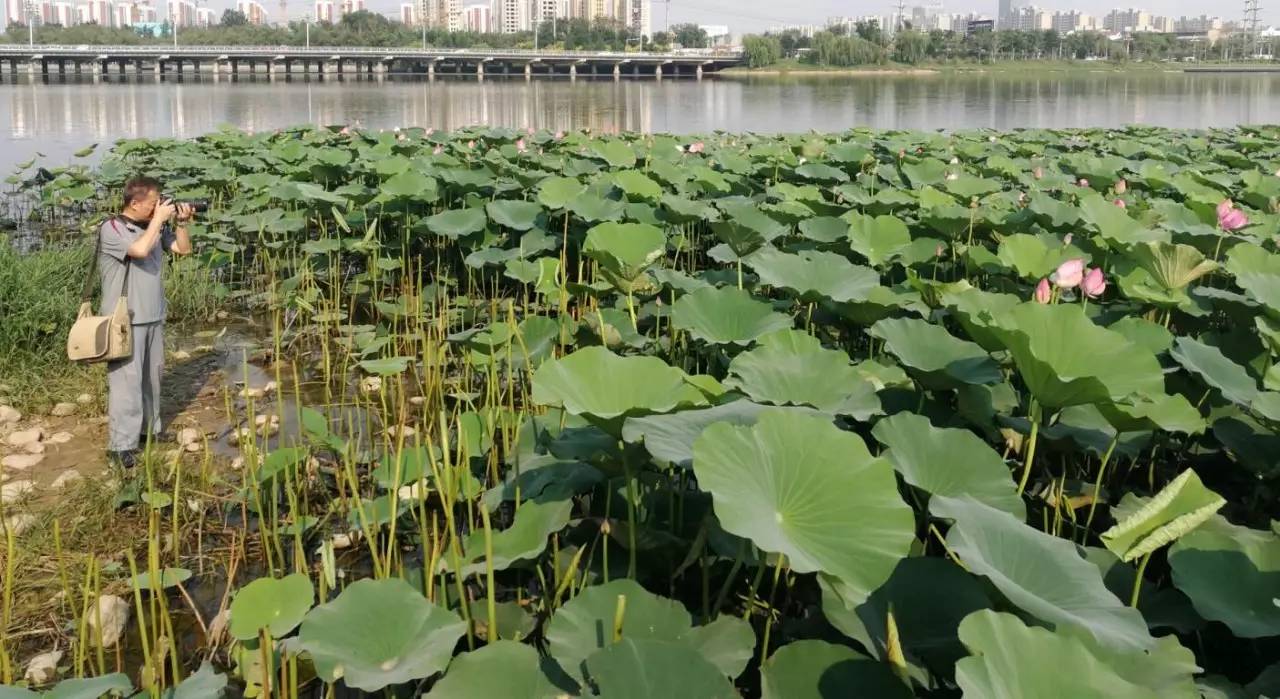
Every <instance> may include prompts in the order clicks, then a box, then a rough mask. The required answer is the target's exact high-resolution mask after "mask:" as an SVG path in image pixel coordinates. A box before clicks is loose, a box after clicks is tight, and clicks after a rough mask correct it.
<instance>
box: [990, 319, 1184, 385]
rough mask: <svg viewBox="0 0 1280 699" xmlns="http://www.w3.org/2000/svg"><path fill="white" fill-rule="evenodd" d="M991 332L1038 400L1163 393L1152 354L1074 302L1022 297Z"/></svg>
mask: <svg viewBox="0 0 1280 699" xmlns="http://www.w3.org/2000/svg"><path fill="white" fill-rule="evenodd" d="M997 322H998V323H999V325H998V326H996V327H993V328H992V330H993V332H994V333H995V334H996V335H997V336H998V337H999V338H1000V339H1001V340H1003V341H1004V343H1005V346H1006V347H1008V349H1009V353H1010V354H1011V355H1012V356H1013V360H1014V363H1015V364H1017V366H1018V371H1019V372H1020V374H1021V376H1022V380H1023V381H1025V382H1026V384H1027V387H1028V388H1030V389H1031V393H1032V395H1034V396H1035V398H1036V400H1038V401H1040V403H1041V404H1042V405H1044V406H1047V407H1050V408H1065V407H1067V406H1071V405H1083V404H1089V403H1101V402H1104V401H1114V400H1119V399H1121V398H1125V397H1127V396H1130V395H1132V394H1135V393H1136V394H1139V395H1143V396H1154V395H1161V394H1163V393H1164V373H1163V372H1162V371H1161V369H1160V363H1159V362H1157V361H1156V358H1155V356H1154V355H1152V354H1151V353H1150V352H1147V351H1145V350H1143V349H1142V348H1141V347H1138V346H1137V345H1134V344H1133V343H1132V342H1129V341H1128V340H1127V339H1125V337H1124V336H1123V335H1121V334H1120V333H1116V332H1112V331H1110V330H1107V329H1106V328H1104V327H1101V326H1099V325H1096V324H1094V322H1093V321H1091V320H1089V318H1088V317H1087V316H1086V315H1085V314H1084V311H1083V310H1082V309H1081V307H1080V306H1078V305H1076V304H1059V305H1051V306H1050V305H1043V304H1039V303H1023V304H1019V305H1018V306H1015V307H1014V308H1013V309H1012V310H1009V311H1007V312H1005V313H1004V314H1003V315H1002V316H1000V318H999V319H998V321H997Z"/></svg>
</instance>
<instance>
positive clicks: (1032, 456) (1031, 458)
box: [1018, 398, 1040, 495]
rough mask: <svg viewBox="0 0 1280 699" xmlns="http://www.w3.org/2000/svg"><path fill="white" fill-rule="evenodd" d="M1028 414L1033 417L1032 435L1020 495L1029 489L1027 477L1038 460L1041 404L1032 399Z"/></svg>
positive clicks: (1029, 438)
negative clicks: (1037, 442) (1037, 445)
mask: <svg viewBox="0 0 1280 699" xmlns="http://www.w3.org/2000/svg"><path fill="white" fill-rule="evenodd" d="M1027 416H1028V417H1029V418H1030V419H1031V436H1030V437H1028V438H1027V458H1026V461H1024V462H1023V465H1022V478H1021V479H1020V480H1019V481H1018V495H1022V493H1023V491H1025V490H1026V489H1027V479H1028V478H1030V477H1031V464H1032V463H1033V462H1035V460H1036V438H1037V437H1038V436H1039V435H1040V404H1039V403H1037V402H1036V400H1035V399H1034V398H1032V399H1031V410H1029V411H1028V413H1027Z"/></svg>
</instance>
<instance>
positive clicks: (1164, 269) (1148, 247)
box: [1127, 242, 1218, 291]
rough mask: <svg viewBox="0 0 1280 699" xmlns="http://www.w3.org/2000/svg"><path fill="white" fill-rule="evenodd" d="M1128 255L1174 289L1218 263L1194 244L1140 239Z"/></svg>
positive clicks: (1204, 273)
mask: <svg viewBox="0 0 1280 699" xmlns="http://www.w3.org/2000/svg"><path fill="white" fill-rule="evenodd" d="M1127 255H1128V256H1129V258H1130V259H1132V260H1133V261H1134V262H1135V263H1137V265H1138V266H1139V267H1141V268H1142V269H1144V270H1146V272H1147V274H1149V275H1151V279H1152V281H1154V282H1155V283H1156V284H1159V285H1160V286H1161V287H1162V288H1164V289H1167V290H1170V291H1172V290H1175V289H1185V288H1187V287H1188V286H1190V284H1191V283H1192V282H1194V281H1195V280H1197V279H1199V278H1200V277H1203V276H1204V275H1206V274H1208V273H1210V272H1212V271H1213V270H1215V269H1217V267H1218V265H1217V264H1216V263H1215V262H1214V261H1213V260H1207V259H1205V256H1204V254H1203V253H1201V252H1200V251H1199V250H1197V249H1195V248H1193V247H1191V246H1190V245H1181V244H1173V243H1164V242H1148V243H1139V244H1137V245H1135V246H1133V247H1132V248H1130V249H1129V251H1128V253H1127Z"/></svg>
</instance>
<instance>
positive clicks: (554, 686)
mask: <svg viewBox="0 0 1280 699" xmlns="http://www.w3.org/2000/svg"><path fill="white" fill-rule="evenodd" d="M557 675H561V673H555V672H554V669H553V668H550V667H546V661H544V660H542V659H541V658H539V657H538V651H537V650H535V649H534V648H532V647H531V646H527V645H525V644H523V643H517V642H516V641H496V642H494V643H490V644H489V645H487V646H485V647H483V648H481V649H480V650H475V651H471V652H470V653H463V654H461V655H459V656H458V657H456V658H454V660H453V662H452V663H450V664H449V671H448V672H446V673H445V674H444V677H443V678H441V679H440V681H439V682H436V685H435V686H434V687H432V689H431V691H430V692H428V693H427V695H426V696H427V698H428V699H475V698H476V697H484V699H559V698H560V697H567V696H572V695H574V694H576V686H575V685H574V683H573V682H572V680H568V679H567V678H564V677H563V676H562V675H561V676H559V677H557Z"/></svg>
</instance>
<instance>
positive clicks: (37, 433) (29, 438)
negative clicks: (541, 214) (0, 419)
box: [5, 427, 44, 449]
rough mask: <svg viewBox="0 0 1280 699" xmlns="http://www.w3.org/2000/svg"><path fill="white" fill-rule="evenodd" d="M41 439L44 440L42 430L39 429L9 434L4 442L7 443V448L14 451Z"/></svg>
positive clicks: (33, 428)
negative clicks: (12, 448) (11, 448)
mask: <svg viewBox="0 0 1280 699" xmlns="http://www.w3.org/2000/svg"><path fill="white" fill-rule="evenodd" d="M42 439H44V430H42V429H40V428H39V427H32V428H31V429H29V430H17V431H16V432H10V433H9V436H8V437H5V441H6V442H8V444H9V446H11V447H14V448H16V449H25V448H26V446H27V445H28V444H32V443H34V442H39V441H40V440H42Z"/></svg>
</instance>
